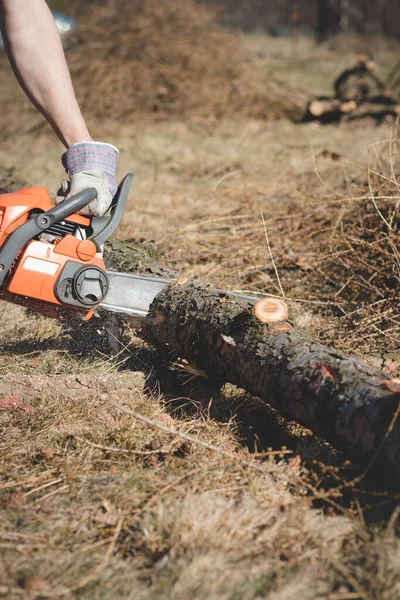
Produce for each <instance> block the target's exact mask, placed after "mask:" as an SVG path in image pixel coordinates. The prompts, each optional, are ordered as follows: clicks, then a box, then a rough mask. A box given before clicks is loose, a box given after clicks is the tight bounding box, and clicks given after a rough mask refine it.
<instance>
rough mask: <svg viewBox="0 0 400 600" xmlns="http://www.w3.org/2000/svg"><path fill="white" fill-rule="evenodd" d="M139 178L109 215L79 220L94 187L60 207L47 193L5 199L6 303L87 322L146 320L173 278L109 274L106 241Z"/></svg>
mask: <svg viewBox="0 0 400 600" xmlns="http://www.w3.org/2000/svg"><path fill="white" fill-rule="evenodd" d="M131 183H132V175H131V174H130V173H129V174H128V175H126V176H125V177H124V179H123V180H122V182H121V184H120V186H119V187H118V190H117V193H116V194H115V196H114V199H113V202H112V204H111V207H110V212H109V214H108V215H106V216H103V217H86V216H83V215H80V214H79V211H80V210H82V208H84V207H85V206H86V205H88V204H89V203H90V202H92V201H93V200H94V199H95V198H96V192H95V190H93V189H86V190H83V191H82V192H79V193H78V194H75V195H74V196H71V197H70V198H67V199H66V200H64V201H63V202H61V203H60V204H58V205H57V206H54V205H53V204H52V201H51V199H50V196H49V193H48V191H47V190H46V189H44V188H39V187H27V188H24V189H22V190H19V191H17V192H14V193H11V194H4V195H1V196H0V299H2V300H6V301H8V302H12V303H14V304H21V305H23V306H27V307H29V308H33V309H35V310H37V311H38V312H41V313H43V314H45V315H47V316H51V317H58V318H62V317H63V316H66V315H71V313H72V314H76V315H77V316H79V317H81V318H83V319H85V320H87V319H90V317H91V316H92V314H93V312H94V311H95V309H96V308H98V307H99V306H100V305H101V306H102V307H103V308H105V309H106V310H109V311H112V312H120V313H124V314H132V315H134V316H139V317H144V316H146V314H147V312H148V309H149V306H150V304H151V302H152V300H153V298H154V297H155V296H156V294H157V293H158V292H159V291H161V289H162V288H163V287H164V286H165V285H167V284H169V283H170V280H167V279H162V278H153V277H147V276H142V275H134V274H131V273H119V272H117V271H112V270H107V269H106V267H105V264H104V261H103V258H102V246H103V244H104V242H105V241H106V240H107V239H108V238H109V237H110V235H111V234H112V233H113V232H114V231H115V229H116V228H117V227H118V225H119V223H120V221H121V217H122V215H123V212H124V209H125V205H126V201H127V198H128V193H129V189H130V186H131Z"/></svg>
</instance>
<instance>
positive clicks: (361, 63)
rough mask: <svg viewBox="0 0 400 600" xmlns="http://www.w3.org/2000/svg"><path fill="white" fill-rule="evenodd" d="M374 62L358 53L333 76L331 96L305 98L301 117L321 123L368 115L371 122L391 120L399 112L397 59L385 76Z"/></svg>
mask: <svg viewBox="0 0 400 600" xmlns="http://www.w3.org/2000/svg"><path fill="white" fill-rule="evenodd" d="M376 71H377V69H376V64H375V62H374V61H372V60H368V59H367V57H365V56H363V55H361V56H358V57H357V59H356V63H355V65H354V66H352V67H350V68H349V69H345V70H344V71H342V72H341V73H340V74H339V76H338V77H337V78H336V79H335V81H334V84H333V88H334V95H333V96H331V97H330V96H321V97H319V98H316V99H314V100H312V101H311V102H309V104H308V105H307V108H306V111H305V113H304V115H303V121H313V120H318V121H320V122H321V123H332V122H338V121H342V120H344V121H353V120H359V119H364V118H366V117H369V118H371V119H373V120H374V121H375V122H377V123H380V122H382V121H385V120H386V121H387V120H389V121H390V120H393V119H395V118H397V117H398V116H399V114H400V101H399V97H398V93H396V92H398V89H397V88H398V86H399V63H396V64H395V66H394V67H393V68H392V70H391V72H390V73H389V75H388V77H387V79H386V80H384V79H382V78H381V77H380V76H379V75H378V74H377V72H376Z"/></svg>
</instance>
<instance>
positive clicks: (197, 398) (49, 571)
mask: <svg viewBox="0 0 400 600" xmlns="http://www.w3.org/2000/svg"><path fill="white" fill-rule="evenodd" d="M266 43H268V44H270V43H271V41H270V40H267V41H266ZM272 50H273V49H272V47H271V52H272ZM279 52H280V49H279V48H278V47H277V49H276V54H277V55H278V54H279ZM321 52H322V51H321ZM323 52H327V50H326V49H323ZM329 56H331V55H329ZM300 58H301V57H300ZM257 60H259V61H261V58H260V57H258V59H257ZM271 60H272V59H271V58H270V55H269V56H267V57H265V62H264V63H263V64H261V62H262V61H261V62H260V64H257V69H261V68H264V67H265V68H267V66H268V65H270V64H271V63H270V61H271ZM283 60H285V61H287V65H288V68H289V63H290V57H289V56H285V57H283V58H282V57H275V59H273V62H274V68H275V67H276V68H277V69H278V63H279V62H280V61H283ZM318 60H320V61H321V64H322V63H323V61H324V60H325V59H324V57H323V56H322V55H321V56H320V58H319V59H318ZM329 60H333V58H332V56H331V58H330V59H329ZM263 65H264V66H263ZM291 68H293V71H292V73H293V77H294V73H295V70H296V69H295V67H291ZM296 68H297V67H296ZM302 68H304V65H303V67H302ZM331 68H332V64H329V65H328V66H327V71H328V70H330V69H331ZM284 70H285V69H284ZM310 77H311V76H310ZM3 91H4V90H3ZM301 93H302V92H301V91H300V92H299V94H300V95H301ZM299 97H300V96H299ZM16 104H17V103H16ZM16 118H17V117H15V119H16ZM15 119H14V123H15ZM10 121H12V119H10ZM102 127H103V129H102V131H103V133H107V139H109V141H111V142H113V143H115V144H116V145H117V146H119V148H120V150H121V165H120V168H121V171H120V172H121V174H122V173H124V172H125V171H127V170H133V171H135V172H136V173H137V178H136V180H135V187H134V191H133V194H132V197H131V199H130V201H129V206H128V210H127V212H126V215H125V218H124V221H123V223H122V225H121V228H120V230H119V235H120V236H121V237H124V238H126V237H135V238H140V237H145V238H146V239H148V238H149V237H153V238H154V239H155V240H156V241H157V242H158V243H160V244H161V245H162V246H163V247H164V249H165V251H166V260H167V261H168V263H170V264H172V265H174V266H175V268H176V269H177V270H179V271H181V272H183V273H185V274H186V275H189V276H196V277H199V278H201V279H203V280H208V281H211V282H213V283H216V284H217V285H219V286H221V287H225V288H229V287H230V288H236V289H238V288H240V289H252V290H256V291H260V292H261V293H265V292H266V291H268V292H269V293H271V292H272V293H276V294H279V286H278V283H277V279H276V275H275V271H274V268H273V265H272V262H271V257H270V254H269V252H268V248H267V245H266V241H265V230H264V226H263V222H262V218H261V213H262V214H263V215H264V220H265V228H266V230H267V234H268V239H269V242H270V247H271V252H272V255H273V257H274V261H275V263H276V267H277V270H278V273H279V277H280V280H281V284H282V287H283V290H284V292H285V295H286V296H288V297H291V298H294V299H295V302H294V304H293V306H294V308H293V310H294V312H295V313H296V318H297V319H298V320H299V321H300V322H301V323H302V324H303V326H306V327H307V328H309V329H312V330H313V331H314V332H315V333H316V334H318V335H321V336H323V337H324V338H325V339H329V340H330V342H331V343H335V344H337V345H338V346H340V347H342V348H349V349H351V350H352V351H354V352H362V353H365V352H367V353H368V354H370V351H371V348H372V343H373V349H375V350H382V351H383V352H384V354H385V355H387V350H388V348H390V346H389V345H388V344H389V343H390V344H393V346H394V345H395V344H394V340H395V336H396V335H398V324H397V322H396V321H397V320H398V317H397V315H398V301H397V298H396V288H395V287H394V286H392V283H391V282H394V285H395V286H397V279H396V277H397V275H398V271H397V264H398V263H397V250H396V248H397V245H398V240H397V237H398V232H397V229H396V227H397V225H396V223H397V213H396V209H397V196H398V195H399V194H398V188H397V173H398V166H397V165H398V158H397V154H396V151H395V148H394V146H393V144H392V145H390V144H389V143H388V142H385V143H383V144H380V145H376V143H377V142H379V141H381V140H382V139H385V138H387V139H389V136H390V132H389V129H388V128H386V127H382V128H381V129H380V130H378V129H366V128H362V129H353V130H350V129H348V128H346V129H341V128H335V127H326V128H322V127H318V126H312V125H311V126H304V127H303V126H301V127H300V126H296V125H294V124H293V123H290V122H288V121H282V122H280V123H276V122H268V123H267V122H265V121H254V120H247V121H241V122H239V121H235V120H232V121H224V122H221V123H218V124H215V123H207V122H203V123H198V122H196V121H193V120H192V121H190V122H188V121H182V120H177V121H172V120H171V121H169V122H167V123H161V122H159V123H154V122H152V123H150V122H147V123H144V122H136V123H130V124H129V123H128V124H124V125H121V124H119V123H113V124H112V126H111V124H110V126H106V125H103V126H102ZM371 144H373V145H372V146H371ZM374 144H375V145H374ZM368 146H370V148H371V150H370V160H369V165H368V161H367V157H366V151H365V149H366V148H367V147H368ZM32 148H34V151H32ZM375 150H376V152H375ZM59 154H60V147H59V145H58V143H57V142H56V141H55V139H54V137H50V136H48V135H47V134H46V135H38V134H36V133H35V132H31V133H29V134H26V135H22V134H21V135H20V136H19V137H17V138H15V139H14V140H13V144H12V145H9V146H8V147H7V148H5V147H4V146H3V148H2V149H1V150H0V160H1V161H2V162H8V164H15V165H17V167H18V168H17V174H18V176H21V177H22V178H24V179H26V180H28V181H30V182H32V183H34V184H37V185H46V186H48V187H49V188H50V189H51V190H55V189H56V187H57V182H58V179H59V177H61V175H62V173H61V168H60V167H59ZM368 167H369V168H368ZM374 172H376V173H379V175H375V174H374ZM382 196H390V198H389V199H387V200H386V199H385V200H383V199H379V197H382ZM354 197H357V198H360V197H361V199H358V200H349V198H354ZM372 198H373V200H372ZM373 202H375V204H376V206H375V205H374V203H373ZM378 211H379V212H378ZM389 225H390V226H389ZM338 253H341V254H338ZM342 253H344V254H342ZM333 257H336V258H333ZM350 272H351V273H350ZM351 275H355V276H354V277H353V279H351ZM361 277H363V278H364V279H365V281H366V282H367V283H364V284H363V285H361V284H360V280H361ZM349 278H350V281H348V280H349ZM346 282H348V283H347V285H346V286H345V287H344V285H345V284H346ZM380 294H384V296H385V302H381V303H380V304H375V305H374V306H370V307H369V308H368V305H370V304H373V303H374V302H376V301H377V300H379V301H380V300H381V297H380ZM359 308H361V309H362V310H360V311H359V312H357V313H354V310H358V309H359ZM351 313H353V314H351ZM341 317H343V318H341ZM329 327H330V328H331V329H330V330H329V329H328V328H329ZM375 327H378V329H379V332H377V331H376V329H375ZM387 330H391V331H387ZM375 332H376V333H377V335H376V336H375V335H374V336H371V337H370V338H366V339H367V340H370V341H368V343H367V344H365V342H364V339H363V338H364V337H365V335H369V334H375ZM103 333H104V332H100V333H99V334H98V336H97V335H96V337H95V339H87V334H86V331H85V330H79V331H78V330H76V329H75V330H72V331H64V330H63V329H61V328H60V327H59V325H57V324H55V323H52V322H50V321H48V320H46V319H44V318H42V317H36V316H34V315H29V314H26V313H25V312H24V311H22V310H21V309H19V308H16V307H10V306H8V305H4V304H1V305H0V335H1V352H0V426H1V431H2V433H1V442H0V510H1V515H2V519H1V521H2V524H1V528H0V549H1V552H0V556H1V558H0V581H1V584H0V596H2V597H4V598H34V597H37V598H38V597H41V598H45V597H53V598H82V599H83V598H88V599H92V598H99V599H101V598H110V597H112V598H117V599H118V598H135V599H136V598H139V599H140V598H143V599H144V598H146V599H148V598H150V599H154V600H158V599H161V598H162V599H164V598H174V600H175V599H182V600H183V599H187V598H193V599H194V598H196V599H198V600H201V599H203V598H204V599H206V598H207V600H208V599H211V600H214V599H215V600H217V599H218V600H220V599H227V600H228V599H229V600H238V599H245V600H247V599H249V600H250V599H260V598H269V599H273V600H292V599H294V598H301V599H310V600H311V599H312V600H317V599H318V600H322V599H324V600H328V599H330V600H350V599H353V600H354V599H363V600H365V599H368V600H394V599H395V598H398V597H399V595H400V578H399V575H398V573H399V564H400V545H399V542H398V536H397V533H398V516H399V510H398V508H396V503H397V502H398V498H396V497H391V496H388V495H385V494H378V493H376V492H375V491H374V490H365V489H361V486H360V482H359V481H358V480H357V479H356V478H357V476H359V475H360V473H359V471H357V469H356V467H355V466H354V465H349V464H346V463H345V464H342V462H343V457H341V456H339V455H338V454H337V453H335V452H334V451H333V449H332V448H330V447H329V446H327V445H326V444H324V443H323V441H321V440H319V439H316V438H315V437H313V436H312V434H311V433H310V432H308V431H305V430H304V429H303V428H300V427H298V426H297V425H296V424H294V423H287V422H284V421H283V419H281V418H280V417H279V415H277V414H276V413H275V412H274V411H271V410H270V409H269V408H268V407H266V406H265V405H263V404H262V403H260V402H258V401H257V400H255V399H254V398H250V397H249V396H248V395H246V394H243V393H242V392H240V391H239V390H237V389H235V388H233V387H231V386H223V387H222V388H221V387H220V386H219V385H217V384H216V382H212V381H203V380H201V381H199V379H198V378H196V379H192V375H191V374H190V373H189V374H188V373H187V372H185V368H184V366H182V365H180V366H178V367H174V368H172V369H171V368H170V367H169V366H166V365H160V360H161V359H160V356H159V355H157V354H156V353H155V352H154V351H153V350H151V349H150V348H148V347H146V346H145V345H143V344H142V343H141V342H139V340H137V339H136V338H135V337H134V336H133V337H131V338H130V339H129V342H130V344H129V347H128V348H124V344H125V343H126V338H122V336H121V352H120V353H119V354H117V355H116V356H114V357H113V356H110V353H109V348H107V346H104V342H105V341H106V336H104V334H103ZM388 335H390V338H388ZM84 342H85V343H84ZM393 354H394V355H395V358H396V357H397V351H396V352H393ZM388 360H389V359H388ZM386 366H387V365H386ZM394 368H395V369H398V367H396V366H395V367H394ZM110 400H111V402H110ZM116 403H117V404H119V405H122V406H123V407H124V409H128V410H133V411H134V412H135V413H139V414H141V415H144V416H145V417H146V418H147V419H150V420H151V421H152V422H153V424H151V425H149V424H147V425H145V424H144V423H143V422H142V421H139V420H138V419H137V418H135V416H133V415H132V414H129V413H128V414H127V413H126V412H121V411H120V410H118V408H117V407H116ZM158 424H161V425H162V429H160V428H159V427H158ZM165 427H167V428H169V429H170V430H173V433H167V432H166V431H165ZM182 434H184V435H182ZM187 436H190V438H193V437H194V438H195V441H193V440H191V441H190V442H189V441H188V439H187ZM196 440H201V444H199V443H197V442H196ZM206 446H208V447H206ZM210 447H211V448H210ZM351 482H353V483H351ZM361 483H362V482H361Z"/></svg>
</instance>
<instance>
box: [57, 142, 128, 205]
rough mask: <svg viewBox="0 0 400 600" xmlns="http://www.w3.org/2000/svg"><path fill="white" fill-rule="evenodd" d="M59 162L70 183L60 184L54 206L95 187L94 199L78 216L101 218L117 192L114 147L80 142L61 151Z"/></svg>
mask: <svg viewBox="0 0 400 600" xmlns="http://www.w3.org/2000/svg"><path fill="white" fill-rule="evenodd" d="M61 161H62V164H63V166H64V168H65V170H66V172H67V175H68V177H69V179H70V182H69V184H68V182H65V181H63V183H62V188H61V189H60V190H59V192H58V195H57V198H56V204H59V203H60V202H62V200H65V198H66V197H67V196H72V195H73V194H76V193H77V192H80V191H81V190H83V189H84V188H94V189H95V190H96V191H97V198H96V200H93V202H91V203H90V204H88V206H85V208H83V209H82V210H81V211H80V213H81V214H82V215H104V213H106V212H107V210H108V209H109V208H110V205H111V201H112V199H113V196H114V194H115V192H116V191H117V182H116V171H117V164H118V150H117V148H115V146H112V145H111V144H104V143H103V142H79V143H78V144H74V145H73V146H71V147H70V148H68V150H67V151H66V152H64V154H63V155H62V158H61Z"/></svg>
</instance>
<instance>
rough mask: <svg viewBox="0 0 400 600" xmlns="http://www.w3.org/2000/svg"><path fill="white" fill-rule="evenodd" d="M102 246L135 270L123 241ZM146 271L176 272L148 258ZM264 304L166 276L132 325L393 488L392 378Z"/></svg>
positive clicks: (396, 384)
mask: <svg viewBox="0 0 400 600" xmlns="http://www.w3.org/2000/svg"><path fill="white" fill-rule="evenodd" d="M107 252H108V256H109V259H110V258H111V262H112V266H113V268H117V269H118V268H120V266H121V265H123V267H124V269H125V270H130V271H133V272H136V271H137V269H138V266H139V264H140V263H143V258H142V254H143V249H142V248H141V249H140V251H139V253H138V249H137V248H135V246H134V245H132V244H124V243H123V242H112V243H111V244H109V245H108V248H107ZM147 271H148V272H150V273H152V274H156V273H160V272H161V273H162V274H163V276H165V275H168V274H172V275H176V274H175V273H173V272H171V271H169V270H168V269H167V268H166V267H164V266H163V265H160V263H159V262H158V261H157V259H156V257H154V258H153V259H151V260H150V261H148V266H147ZM269 302H271V300H269ZM272 304H273V301H272ZM264 308H265V307H264ZM270 308H271V307H270ZM270 308H269V309H267V310H264V309H263V306H262V304H261V305H258V307H256V308H254V306H253V305H252V304H249V303H247V302H244V301H241V300H239V299H237V298H233V297H230V296H229V294H227V293H226V292H223V291H221V290H217V289H214V288H212V287H210V286H208V285H204V284H201V283H198V282H195V281H182V280H179V279H176V280H175V282H174V283H173V284H171V285H170V286H168V287H167V288H165V289H164V290H162V291H161V292H160V293H159V294H158V295H157V296H156V298H155V300H154V302H153V304H152V306H151V312H150V314H149V316H148V317H147V318H146V319H144V320H141V321H140V323H138V322H135V323H134V326H135V327H138V329H137V331H138V334H139V335H140V336H142V337H143V338H144V339H146V340H148V341H149V342H151V343H153V344H156V345H158V346H159V347H161V348H162V349H163V350H164V351H167V353H168V355H169V356H171V357H173V356H179V357H181V358H185V359H186V360H188V361H189V362H191V363H192V364H194V365H195V366H196V367H197V368H198V369H200V370H202V371H204V372H205V373H207V374H208V375H209V376H211V377H216V378H220V379H222V380H223V381H226V382H230V383H232V384H235V385H238V386H239V387H241V388H243V389H245V390H247V391H248V392H250V393H252V394H254V395H255V396H258V397H259V398H261V399H262V400H264V401H265V402H267V403H268V404H270V405H271V406H273V407H274V408H276V409H277V410H278V411H279V412H280V413H281V414H282V415H283V416H285V417H286V418H288V419H292V420H296V421H297V422H299V423H301V424H302V425H304V426H306V427H308V428H309V429H311V430H312V431H313V432H314V433H316V434H318V435H320V436H322V437H323V438H325V439H326V440H328V441H329V442H331V443H332V444H333V445H334V446H336V447H337V448H339V449H341V450H342V451H343V452H344V453H345V454H346V455H347V456H348V457H351V458H353V459H355V460H356V461H357V462H358V463H359V464H361V465H362V466H364V467H365V468H366V469H367V470H368V471H370V472H372V471H373V472H374V474H375V476H377V477H378V478H380V479H382V480H383V481H384V482H385V484H388V483H390V484H391V485H393V486H394V487H396V488H400V423H399V421H398V418H397V417H398V413H399V411H400V380H397V379H393V378H392V377H390V376H388V375H386V374H384V373H382V372H380V371H378V370H376V369H375V368H373V367H371V366H369V365H368V364H367V363H366V362H364V361H362V360H360V359H358V358H355V357H352V356H348V355H345V354H343V353H341V352H339V351H337V350H335V349H333V348H328V347H326V346H324V345H322V344H320V343H319V342H317V341H315V340H314V339H312V337H311V336H310V335H309V334H308V333H307V332H305V331H303V330H301V329H299V328H297V327H296V326H295V323H294V321H293V320H292V319H291V317H290V315H289V316H288V317H287V316H286V314H285V310H283V312H282V313H281V314H280V315H278V320H277V318H276V315H275V317H274V318H273V319H272V320H270V319H269V318H268V313H269V312H270ZM262 314H264V315H265V314H266V315H267V316H266V318H262V317H261V318H260V316H261V315H262ZM125 320H127V318H126V317H125ZM128 320H129V319H128Z"/></svg>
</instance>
